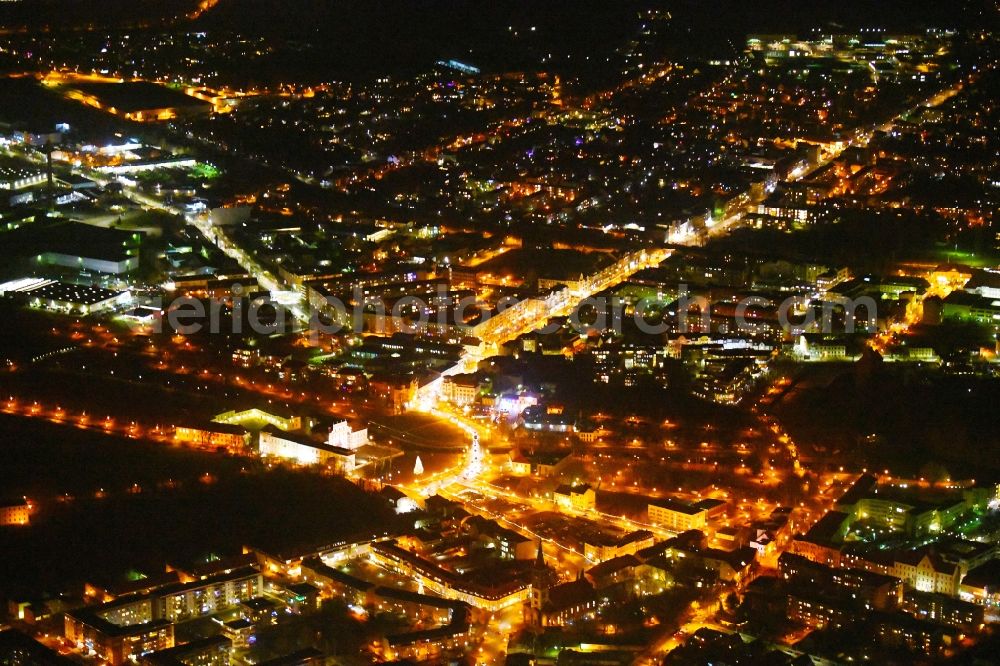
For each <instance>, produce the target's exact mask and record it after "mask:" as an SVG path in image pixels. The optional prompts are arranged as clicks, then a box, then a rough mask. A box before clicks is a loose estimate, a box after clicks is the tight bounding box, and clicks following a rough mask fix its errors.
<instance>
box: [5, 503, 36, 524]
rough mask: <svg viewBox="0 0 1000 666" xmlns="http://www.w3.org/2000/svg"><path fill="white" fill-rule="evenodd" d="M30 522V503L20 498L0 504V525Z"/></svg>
mask: <svg viewBox="0 0 1000 666" xmlns="http://www.w3.org/2000/svg"><path fill="white" fill-rule="evenodd" d="M30 522H31V503H30V502H28V501H27V500H20V501H17V502H12V503H9V504H3V505H0V526H6V525H27V524H28V523H30Z"/></svg>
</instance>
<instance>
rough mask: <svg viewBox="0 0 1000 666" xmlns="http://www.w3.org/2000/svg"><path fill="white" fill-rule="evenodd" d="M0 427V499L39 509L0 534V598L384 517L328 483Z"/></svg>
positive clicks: (3, 420) (126, 444) (75, 433)
mask: <svg viewBox="0 0 1000 666" xmlns="http://www.w3.org/2000/svg"><path fill="white" fill-rule="evenodd" d="M0 429H2V432H3V433H4V435H3V438H2V439H0V446H2V447H3V461H4V462H3V470H4V475H3V480H2V481H0V496H4V497H6V496H14V497H17V496H20V495H25V494H26V495H28V496H29V497H30V498H31V499H32V500H35V501H36V502H37V503H38V504H39V505H40V510H39V512H38V513H37V514H36V516H34V517H33V519H32V525H31V526H30V527H27V528H0V596H5V597H6V596H8V595H10V594H18V593H20V592H22V591H25V590H30V591H33V592H38V591H40V590H48V591H62V590H66V589H68V590H69V591H70V592H76V593H79V591H80V590H79V587H78V586H79V585H80V584H81V583H82V582H83V581H85V580H87V579H94V578H96V577H98V574H99V573H100V577H101V578H102V579H107V578H109V577H113V576H114V575H116V572H117V573H120V574H124V572H125V571H127V570H130V569H138V570H141V571H145V572H149V573H152V572H159V571H162V570H163V566H164V564H165V563H166V562H167V561H168V560H169V561H171V562H189V561H193V560H195V559H198V558H201V557H203V556H205V555H207V554H210V553H215V554H220V555H224V554H234V553H238V552H239V551H240V548H241V547H242V546H243V545H249V544H253V545H260V546H261V547H264V548H270V549H274V550H278V551H281V550H284V549H288V548H290V547H294V546H297V545H305V544H319V543H324V542H329V541H335V540H337V539H338V538H341V537H344V536H349V535H351V534H353V533H356V532H361V531H369V532H370V531H381V530H384V529H385V528H387V527H389V526H390V524H391V522H392V520H393V514H391V512H389V511H388V510H387V509H385V508H384V506H383V505H382V504H381V502H380V501H379V500H378V499H377V498H375V497H374V496H372V495H368V494H366V493H364V492H363V491H361V490H359V489H358V488H357V487H355V486H354V485H352V484H351V483H349V482H347V481H344V480H343V479H339V478H332V477H323V476H320V475H318V474H314V473H311V472H304V471H293V470H285V469H274V470H267V469H265V468H263V467H261V466H259V464H257V463H255V462H254V461H250V460H244V459H240V458H229V457H225V456H220V455H213V454H204V453H198V452H193V451H188V450H184V449H179V448H173V447H165V446H162V445H154V444H145V443H141V442H137V441H133V440H126V439H120V438H115V437H107V436H104V435H101V434H98V433H92V432H85V431H79V430H76V429H72V428H67V427H60V426H57V425H52V424H48V423H44V422H33V421H26V420H22V419H17V418H15V417H9V416H3V417H0ZM133 484H138V487H135V486H133ZM101 490H103V493H101V492H99V491H101ZM64 493H68V494H69V495H70V497H71V499H67V498H66V497H60V495H62V494H64Z"/></svg>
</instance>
